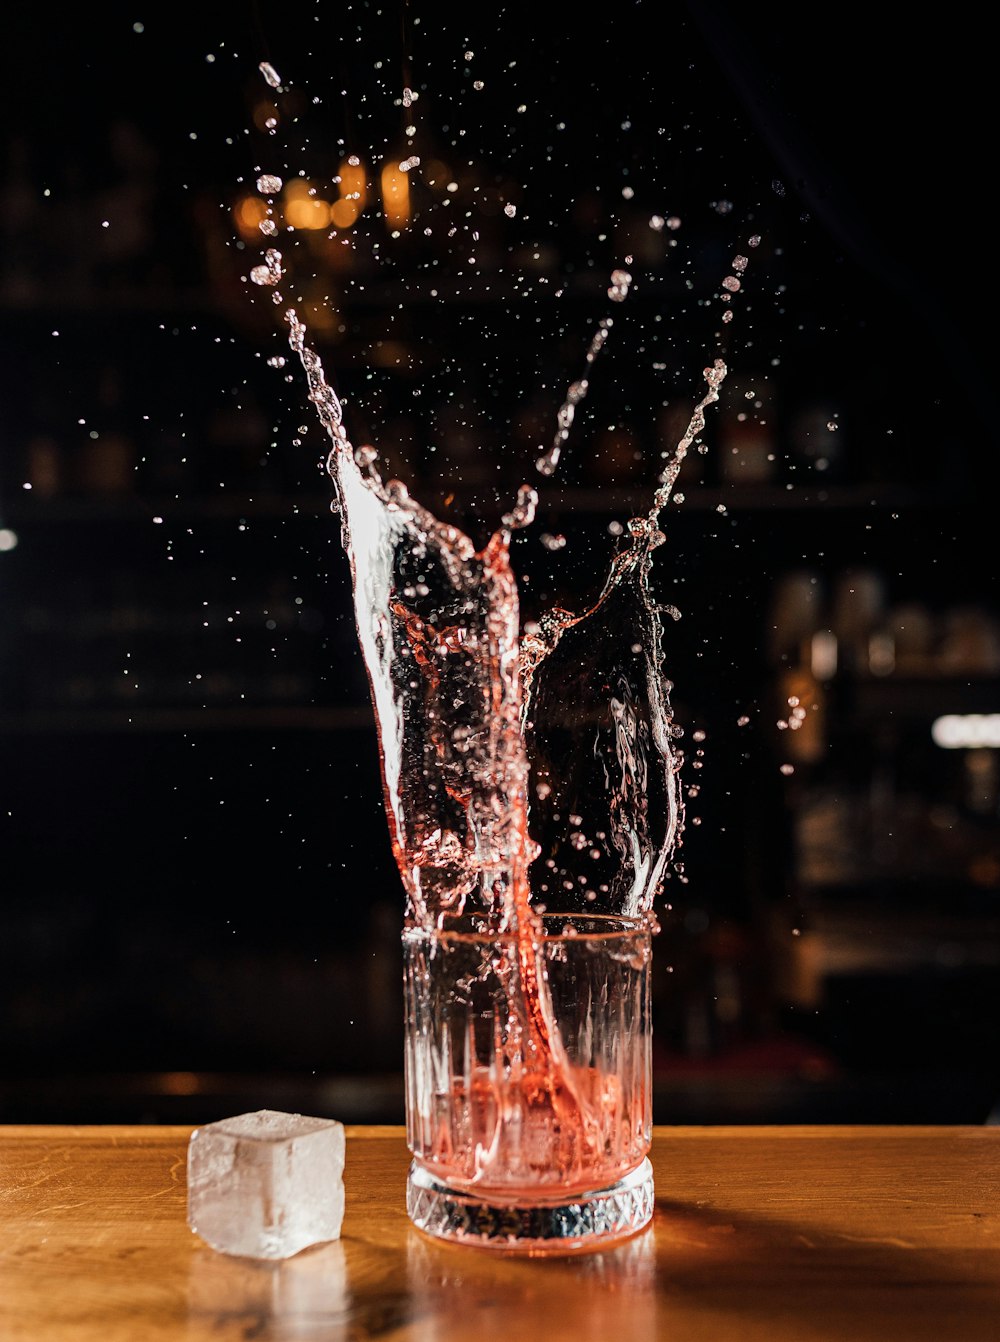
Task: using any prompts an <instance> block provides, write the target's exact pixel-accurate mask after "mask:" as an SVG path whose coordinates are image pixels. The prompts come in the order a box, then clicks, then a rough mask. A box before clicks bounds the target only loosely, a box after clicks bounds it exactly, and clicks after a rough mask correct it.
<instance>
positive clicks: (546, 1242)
mask: <svg viewBox="0 0 1000 1342" xmlns="http://www.w3.org/2000/svg"><path fill="white" fill-rule="evenodd" d="M540 922H541V926H540V928H539V930H538V934H536V935H535V936H534V937H532V938H531V939H530V943H529V944H528V948H527V949H526V942H525V939H524V938H523V937H520V936H517V935H515V934H514V933H511V932H503V931H500V932H497V931H496V930H494V929H492V928H491V927H490V926H489V920H488V919H486V918H483V917H476V916H472V917H462V918H456V919H453V920H450V921H448V922H447V924H446V925H445V926H442V927H440V928H439V927H434V928H426V927H410V928H407V929H406V931H405V932H404V933H403V958H404V985H405V989H404V995H405V1011H406V1015H405V1072H406V1126H407V1141H408V1144H409V1148H410V1151H411V1153H412V1157H413V1160H412V1164H411V1167H410V1172H409V1178H408V1182H407V1211H408V1213H409V1216H410V1219H411V1220H412V1221H413V1223H414V1224H415V1225H416V1226H418V1227H419V1228H420V1229H421V1230H424V1231H426V1232H428V1233H429V1234H431V1235H435V1236H438V1237H440V1238H442V1239H446V1240H451V1241H454V1242H459V1243H465V1244H476V1245H482V1246H484V1247H488V1248H499V1249H508V1250H519V1251H521V1252H527V1253H545V1252H552V1251H557V1252H566V1251H567V1250H573V1249H585V1248H591V1247H593V1248H598V1247H603V1246H604V1245H606V1244H609V1243H612V1242H614V1241H616V1240H619V1239H622V1238H624V1237H626V1236H629V1235H632V1234H634V1233H636V1232H637V1231H639V1230H641V1229H642V1228H643V1227H644V1226H645V1225H646V1224H647V1223H648V1222H649V1220H650V1219H651V1217H652V1213H653V1178H652V1167H651V1165H650V1162H649V1159H648V1155H647V1153H648V1151H649V1145H650V1138H651V1132H652V1113H651V1032H650V1008H649V966H650V958H651V928H650V924H649V922H648V920H645V919H641V918H639V919H629V918H622V917H612V916H608V915H605V916H585V915H580V914H573V915H569V916H565V917H561V916H553V915H546V916H545V917H544V918H542V919H541V920H540ZM529 980H530V985H529ZM526 988H530V990H528V991H526V990H525V989H526ZM535 1003H537V1004H539V1005H538V1006H537V1008H536V1009H534V1010H532V1009H531V1006H532V1004H535ZM526 1004H527V1005H526Z"/></svg>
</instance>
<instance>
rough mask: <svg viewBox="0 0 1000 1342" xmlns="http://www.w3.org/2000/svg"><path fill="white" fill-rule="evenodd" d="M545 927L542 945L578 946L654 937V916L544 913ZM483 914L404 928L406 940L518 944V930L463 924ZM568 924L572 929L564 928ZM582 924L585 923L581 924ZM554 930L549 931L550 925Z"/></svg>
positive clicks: (483, 944)
mask: <svg viewBox="0 0 1000 1342" xmlns="http://www.w3.org/2000/svg"><path fill="white" fill-rule="evenodd" d="M541 917H542V923H543V925H544V926H545V928H546V930H545V931H543V933H542V935H541V937H540V938H539V944H540V945H542V946H552V945H558V944H560V943H562V944H563V945H579V944H581V943H582V944H586V943H588V942H590V943H593V942H607V941H612V942H615V941H617V942H624V941H631V940H636V939H639V938H641V939H646V938H650V939H651V938H652V936H653V930H654V927H655V923H654V921H653V919H651V918H649V917H644V916H642V915H641V914H640V915H638V916H636V917H629V916H628V915H627V914H617V913H544V914H542V915H541ZM481 921H482V915H481V914H462V915H461V916H460V917H459V918H456V919H455V920H454V922H453V924H452V925H450V926H445V927H438V926H437V925H431V926H426V925H424V924H419V923H418V924H416V925H415V926H412V927H404V928H403V941H404V942H406V941H433V942H436V943H439V944H440V943H442V942H444V943H452V942H453V943H455V944H456V945H466V946H472V945H480V946H490V945H494V946H495V945H497V944H500V945H505V946H506V945H516V944H517V940H518V938H517V933H516V932H513V931H505V932H490V931H483V930H477V929H475V928H472V929H467V928H466V927H462V926H460V924H463V923H464V924H469V923H473V922H481ZM567 924H569V925H570V926H571V927H573V931H571V932H566V931H564V930H563V929H564V928H565V927H566V926H567ZM580 924H583V925H584V926H583V927H581V926H579V925H580ZM550 926H551V927H552V928H553V930H552V931H549V930H548V928H549V927H550Z"/></svg>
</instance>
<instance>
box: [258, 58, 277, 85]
mask: <svg viewBox="0 0 1000 1342" xmlns="http://www.w3.org/2000/svg"><path fill="white" fill-rule="evenodd" d="M258 69H259V70H260V72H261V74H262V75H263V76H264V78H265V79H266V80H267V82H268V83H269V84H270V85H271V88H273V89H280V88H281V79H280V77H279V75H278V72H277V70H276V69H275V68H274V66H273V65H271V63H270V62H269V61H261V63H260V65H259V66H258Z"/></svg>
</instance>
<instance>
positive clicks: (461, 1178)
mask: <svg viewBox="0 0 1000 1342" xmlns="http://www.w3.org/2000/svg"><path fill="white" fill-rule="evenodd" d="M565 1080H568V1081H569V1082H570V1084H571V1086H572V1093H570V1091H569V1090H568V1088H567V1086H566V1085H565V1081H564V1079H560V1078H553V1076H552V1074H551V1073H550V1072H549V1071H545V1072H539V1073H534V1074H532V1073H525V1074H523V1075H521V1076H520V1077H518V1078H517V1079H516V1080H515V1079H514V1078H509V1079H508V1080H507V1081H506V1082H505V1083H502V1084H501V1085H496V1084H494V1082H493V1081H492V1080H491V1078H490V1076H489V1074H488V1073H487V1072H486V1069H485V1068H484V1069H482V1071H481V1072H480V1073H478V1074H476V1075H475V1076H474V1077H473V1078H472V1083H471V1085H470V1086H465V1085H464V1084H463V1083H461V1082H456V1083H455V1085H454V1087H453V1089H452V1091H451V1093H450V1094H442V1095H437V1096H435V1103H434V1115H433V1128H432V1137H431V1142H430V1144H429V1146H427V1147H425V1148H422V1149H420V1150H415V1151H414V1154H415V1155H417V1156H418V1158H419V1159H420V1161H421V1163H422V1164H423V1165H424V1166H425V1167H426V1168H427V1169H428V1170H430V1171H431V1172H432V1173H433V1174H435V1175H436V1176H437V1177H438V1178H439V1179H441V1180H442V1182H444V1183H446V1184H448V1185H449V1186H450V1187H453V1188H458V1189H462V1190H468V1191H488V1192H489V1194H490V1196H491V1197H494V1198H495V1197H500V1198H505V1197H510V1198H516V1197H517V1196H518V1195H519V1194H520V1195H524V1196H527V1195H529V1194H530V1195H531V1196H532V1197H533V1198H534V1199H535V1200H537V1197H538V1193H539V1190H545V1189H549V1190H551V1192H552V1194H553V1196H559V1197H564V1196H565V1195H566V1194H567V1193H577V1192H579V1193H584V1192H586V1191H587V1190H589V1189H595V1188H601V1187H604V1186H606V1185H607V1184H611V1183H615V1182H616V1181H617V1180H618V1179H620V1178H622V1176H623V1175H625V1174H627V1173H628V1172H629V1171H630V1170H632V1169H634V1168H635V1167H636V1165H638V1164H639V1162H640V1161H641V1160H642V1158H643V1157H644V1156H645V1154H646V1152H647V1150H648V1148H649V1094H648V1090H647V1088H646V1087H638V1086H637V1087H636V1089H635V1090H634V1092H632V1093H625V1092H624V1091H623V1088H622V1085H621V1082H620V1080H619V1079H618V1077H616V1076H609V1075H602V1074H601V1073H599V1072H598V1071H596V1070H595V1069H593V1068H577V1067H572V1066H571V1067H569V1069H568V1071H567V1073H566V1078H565ZM581 1113H582V1114H584V1115H586V1121H583V1122H580V1121H574V1119H573V1118H572V1117H570V1118H569V1121H567V1116H568V1115H569V1116H573V1115H578V1114H581Z"/></svg>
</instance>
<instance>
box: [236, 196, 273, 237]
mask: <svg viewBox="0 0 1000 1342" xmlns="http://www.w3.org/2000/svg"><path fill="white" fill-rule="evenodd" d="M266 218H267V205H266V204H265V203H264V201H262V200H261V198H260V196H241V197H240V199H239V200H238V201H237V202H236V204H235V205H234V206H233V219H234V221H235V223H236V228H237V230H238V232H239V235H240V237H241V238H242V239H243V240H244V242H252V241H259V240H260V225H261V224H262V223H263V221H264V220H265V219H266Z"/></svg>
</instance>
